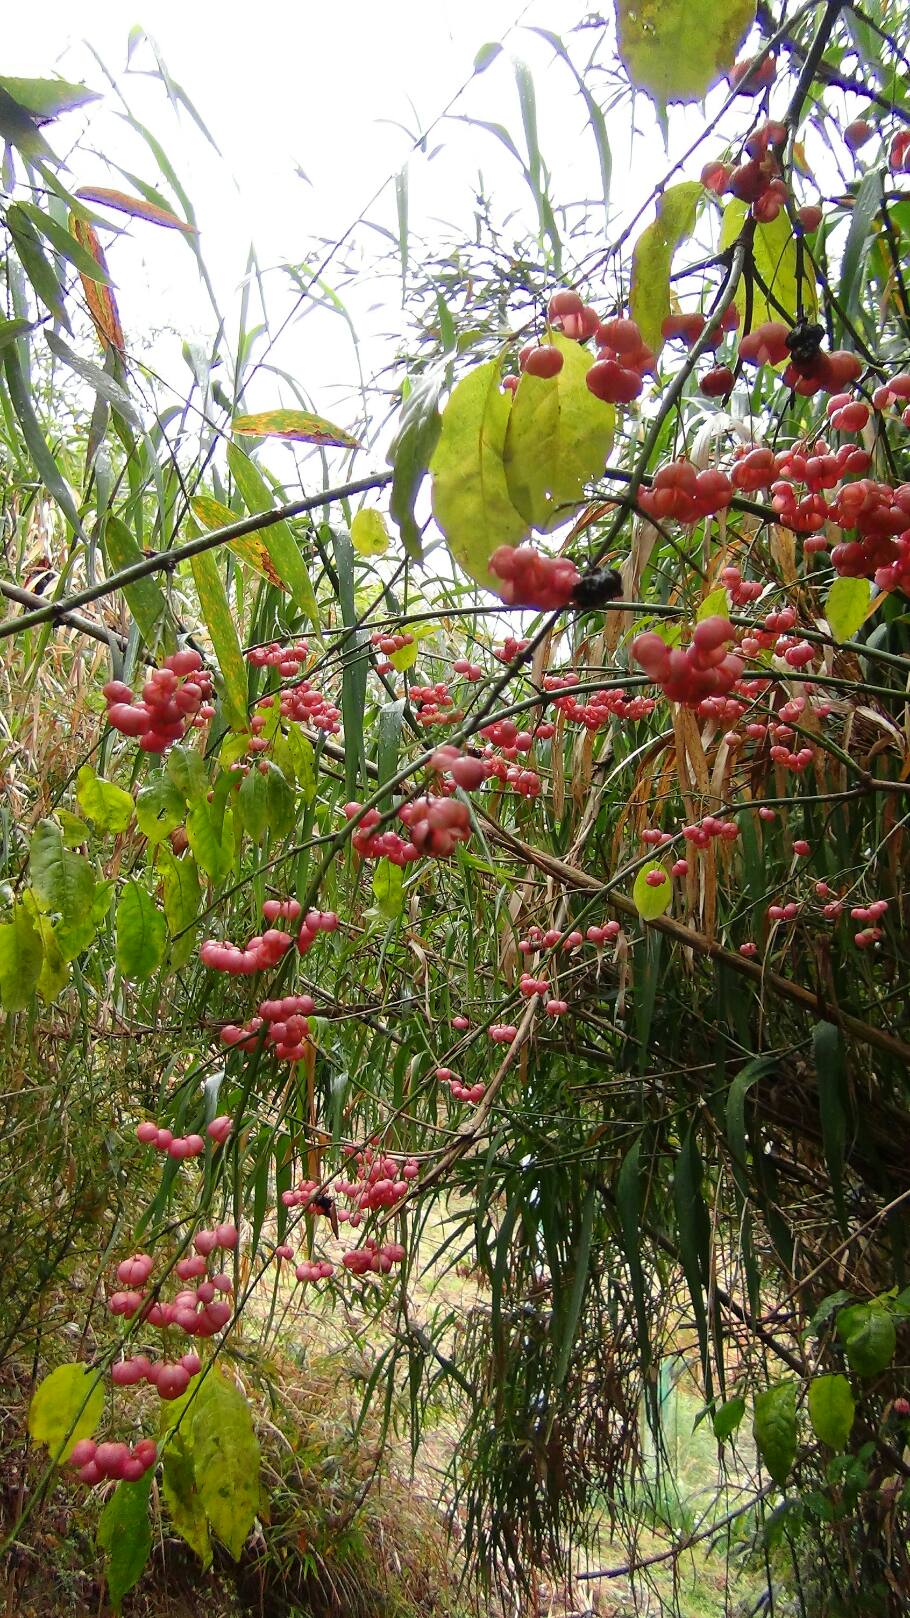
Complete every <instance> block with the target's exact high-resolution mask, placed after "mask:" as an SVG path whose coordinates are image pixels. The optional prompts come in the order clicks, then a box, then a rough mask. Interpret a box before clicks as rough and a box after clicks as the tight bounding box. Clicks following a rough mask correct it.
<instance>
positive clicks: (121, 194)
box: [76, 185, 196, 236]
mask: <svg viewBox="0 0 910 1618" xmlns="http://www.w3.org/2000/svg"><path fill="white" fill-rule="evenodd" d="M76 196H77V197H81V198H82V199H83V201H85V202H97V203H100V204H101V205H102V207H105V208H114V209H115V210H116V212H117V213H125V214H130V215H131V216H132V218H134V219H145V220H147V221H148V223H149V224H151V225H163V226H164V228H165V230H182V231H185V232H186V233H187V235H190V236H194V235H195V234H196V226H195V225H191V224H190V223H189V222H188V221H187V220H186V219H181V218H180V217H179V215H178V214H175V213H172V212H171V210H170V208H162V207H160V206H159V205H158V203H156V202H148V201H147V200H146V198H145V197H131V196H129V195H128V194H127V192H125V191H112V190H110V189H109V187H108V186H106V185H80V187H79V189H78V191H77V192H76Z"/></svg>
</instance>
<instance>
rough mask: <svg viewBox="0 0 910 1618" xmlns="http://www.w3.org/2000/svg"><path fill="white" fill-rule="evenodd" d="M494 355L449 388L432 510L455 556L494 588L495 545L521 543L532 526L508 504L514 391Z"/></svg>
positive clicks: (434, 468)
mask: <svg viewBox="0 0 910 1618" xmlns="http://www.w3.org/2000/svg"><path fill="white" fill-rule="evenodd" d="M499 379H500V364H499V360H498V359H495V360H488V361H487V363H486V364H485V365H478V366H475V368H474V370H473V371H471V372H470V373H469V374H468V375H467V376H466V377H463V378H462V380H461V381H460V382H459V383H458V385H457V386H456V387H455V388H454V389H453V391H452V396H451V398H450V399H449V402H448V404H447V405H446V407H445V410H444V411H443V414H442V432H441V433H440V437H439V443H438V444H437V445H436V449H435V450H434V452H433V458H432V460H431V462H430V471H431V472H432V474H433V496H432V501H433V516H434V517H435V518H436V521H437V523H438V524H439V527H440V528H441V529H442V532H443V534H444V535H445V538H446V543H447V544H448V547H449V550H450V551H451V553H452V556H453V557H454V558H455V561H456V562H458V563H459V565H460V566H461V567H462V568H463V569H464V571H465V572H466V573H467V574H468V575H469V576H470V577H471V578H472V579H476V580H477V582H478V583H479V584H485V585H486V586H487V587H488V588H490V589H495V586H496V580H495V579H494V578H493V576H492V575H491V573H490V571H489V568H488V566H487V563H488V562H489V559H490V557H491V556H492V554H493V552H494V551H495V550H496V549H497V548H498V547H499V546H500V545H518V544H519V543H520V542H521V540H523V539H525V538H527V534H528V527H529V524H528V522H527V520H526V518H524V517H523V516H522V515H521V513H520V512H519V511H518V510H516V507H515V506H514V504H513V502H512V497H511V493H510V490H509V485H508V482H507V479H506V471H505V465H504V462H503V453H504V450H505V444H506V434H507V432H508V427H509V416H510V413H511V408H512V396H511V394H509V393H503V392H502V389H501V388H500V385H499Z"/></svg>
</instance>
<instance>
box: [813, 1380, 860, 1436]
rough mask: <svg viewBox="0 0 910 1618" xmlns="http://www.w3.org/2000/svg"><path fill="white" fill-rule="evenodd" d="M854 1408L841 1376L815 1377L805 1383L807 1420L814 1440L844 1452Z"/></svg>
mask: <svg viewBox="0 0 910 1618" xmlns="http://www.w3.org/2000/svg"><path fill="white" fill-rule="evenodd" d="M855 1415H856V1405H855V1403H854V1399H853V1394H852V1393H851V1391H850V1384H849V1382H848V1381H847V1378H846V1377H845V1376H816V1377H813V1379H812V1381H811V1382H810V1383H809V1420H810V1421H811V1423H812V1426H813V1427H814V1429H815V1434H816V1437H817V1438H820V1439H821V1441H822V1443H823V1444H829V1445H830V1447H831V1448H832V1449H844V1448H845V1447H846V1443H847V1439H848V1438H849V1437H850V1434H851V1432H852V1430H853V1418H854V1416H855Z"/></svg>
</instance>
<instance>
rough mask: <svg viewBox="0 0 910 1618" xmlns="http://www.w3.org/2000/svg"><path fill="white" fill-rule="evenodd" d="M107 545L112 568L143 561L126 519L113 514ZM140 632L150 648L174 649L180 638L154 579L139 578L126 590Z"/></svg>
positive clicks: (107, 528) (107, 529) (108, 523)
mask: <svg viewBox="0 0 910 1618" xmlns="http://www.w3.org/2000/svg"><path fill="white" fill-rule="evenodd" d="M104 548H105V551H106V553H107V560H108V565H109V567H111V568H113V569H114V571H115V572H118V573H119V572H120V570H121V569H122V568H125V567H131V566H132V565H133V563H135V562H141V561H142V551H141V550H140V549H139V546H138V545H137V543H136V540H135V538H134V536H133V534H132V532H131V530H130V529H129V528H127V526H126V523H125V522H121V520H120V518H119V517H115V516H113V514H111V513H109V514H108V516H107V519H106V521H105V524H104ZM123 594H124V596H125V597H126V604H127V606H128V607H129V609H130V612H131V613H132V615H133V617H134V618H135V620H136V624H137V625H138V628H139V633H140V635H141V636H142V639H143V640H144V641H145V644H146V646H147V647H148V648H149V651H152V652H154V651H157V650H158V649H159V648H160V649H161V650H162V651H164V652H168V653H170V652H173V651H174V650H175V649H176V646H177V637H176V634H175V633H174V625H173V620H172V617H171V612H170V608H169V607H168V604H167V602H166V600H165V598H164V596H163V594H162V592H161V590H160V589H159V588H158V585H157V584H156V583H155V580H154V579H151V578H145V579H137V580H136V581H135V582H134V583H133V584H128V585H126V586H125V588H124V591H123Z"/></svg>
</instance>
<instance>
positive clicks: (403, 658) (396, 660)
mask: <svg viewBox="0 0 910 1618" xmlns="http://www.w3.org/2000/svg"><path fill="white" fill-rule="evenodd" d="M419 655H420V643H419V642H418V639H417V636H416V635H415V636H414V638H413V640H412V641H411V642H410V643H409V645H407V646H402V648H401V650H400V651H398V652H389V662H390V663H391V665H392V667H393V669H397V670H398V673H399V674H404V672H405V670H406V669H412V668H413V667H414V664H415V663H416V662H417V659H418V657H419Z"/></svg>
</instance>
